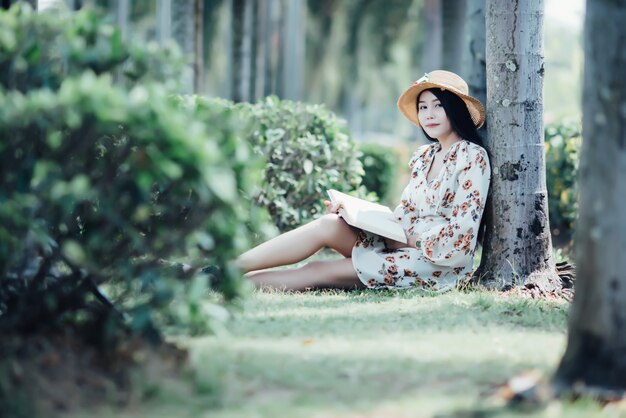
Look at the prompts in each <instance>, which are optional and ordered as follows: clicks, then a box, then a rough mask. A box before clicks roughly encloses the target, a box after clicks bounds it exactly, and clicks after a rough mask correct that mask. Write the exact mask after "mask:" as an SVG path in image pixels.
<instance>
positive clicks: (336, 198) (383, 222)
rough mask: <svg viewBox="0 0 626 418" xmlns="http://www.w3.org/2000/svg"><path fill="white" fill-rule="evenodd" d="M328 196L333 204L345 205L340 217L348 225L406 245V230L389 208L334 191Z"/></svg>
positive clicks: (331, 190) (329, 192)
mask: <svg viewBox="0 0 626 418" xmlns="http://www.w3.org/2000/svg"><path fill="white" fill-rule="evenodd" d="M328 196H329V197H330V200H331V202H342V203H343V207H342V208H341V209H339V216H341V217H342V218H343V219H344V220H345V221H346V222H347V223H348V224H350V225H352V226H355V227H357V228H360V229H363V230H365V231H368V232H373V233H374V234H376V235H380V236H382V237H386V238H391V239H392V240H394V241H399V242H402V243H404V244H406V242H407V241H406V235H405V233H404V229H402V226H401V225H400V224H399V223H398V222H397V221H396V219H395V217H394V216H393V212H391V209H389V208H388V207H387V206H383V205H379V204H378V203H372V202H368V201H367V200H363V199H359V198H357V197H354V196H350V195H347V194H345V193H342V192H340V191H337V190H334V189H330V190H328Z"/></svg>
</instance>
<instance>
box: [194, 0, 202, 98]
mask: <svg viewBox="0 0 626 418" xmlns="http://www.w3.org/2000/svg"><path fill="white" fill-rule="evenodd" d="M203 19H204V0H195V4H194V25H193V26H194V34H193V38H194V39H193V43H194V54H193V56H194V60H193V91H194V93H196V94H200V93H202V90H203V87H202V81H203V80H202V79H203V77H204V43H203V35H204V27H203V23H204V22H203Z"/></svg>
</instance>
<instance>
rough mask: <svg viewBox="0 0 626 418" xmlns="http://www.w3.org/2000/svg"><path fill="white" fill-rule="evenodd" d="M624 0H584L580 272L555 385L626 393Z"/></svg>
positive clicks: (583, 391)
mask: <svg viewBox="0 0 626 418" xmlns="http://www.w3.org/2000/svg"><path fill="white" fill-rule="evenodd" d="M624 22H626V4H625V3H624V2H623V1H614V0H594V1H587V10H586V17H585V69H584V81H583V82H584V86H583V97H584V100H583V146H582V151H581V160H580V179H579V181H580V188H579V190H580V206H579V218H578V226H577V238H576V261H577V269H578V277H577V281H576V295H575V297H574V302H573V305H572V308H571V312H570V318H569V338H568V343H567V350H566V352H565V355H564V356H563V359H562V360H561V364H560V365H559V368H558V370H557V372H556V376H555V378H554V382H555V384H556V387H557V391H559V392H576V393H580V394H584V395H592V396H597V397H600V398H605V399H606V398H615V397H623V396H625V395H626V308H625V307H624V304H625V303H626V257H624V254H623V253H624V249H625V248H626V218H625V217H624V208H623V206H624V204H623V201H624V196H626V181H624V178H625V177H626V81H625V80H624V71H623V69H624V68H625V66H626V49H624V44H625V43H626V26H625V25H624Z"/></svg>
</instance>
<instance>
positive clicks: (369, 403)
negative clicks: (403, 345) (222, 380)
mask: <svg viewBox="0 0 626 418" xmlns="http://www.w3.org/2000/svg"><path fill="white" fill-rule="evenodd" d="M303 351H304V350H303ZM211 352H212V354H213V355H218V356H219V357H220V359H221V361H223V362H224V363H225V364H229V366H228V370H224V373H225V374H228V375H229V376H230V383H229V385H228V386H227V387H226V388H224V389H225V390H226V391H229V392H230V394H229V395H228V396H226V397H225V398H224V401H223V402H222V403H221V405H219V407H216V408H215V410H220V409H225V410H228V413H229V414H234V413H237V412H240V413H242V412H244V411H245V410H259V408H261V409H262V408H264V407H266V406H268V405H273V404H276V403H279V402H280V403H281V404H282V406H283V408H284V409H285V410H289V409H290V408H294V407H297V408H310V409H320V410H331V411H332V410H342V409H343V410H345V409H348V410H354V411H367V410H372V409H376V408H377V407H379V406H380V405H384V404H391V403H396V402H399V404H402V400H406V399H414V400H415V402H412V403H411V404H410V405H414V407H415V408H421V407H424V408H425V409H430V410H434V411H438V413H442V414H443V415H441V417H452V416H457V415H454V414H456V413H458V414H460V415H459V416H467V417H472V416H477V417H483V416H484V417H488V416H498V414H499V413H500V412H502V411H504V410H503V409H499V408H492V407H491V406H489V405H488V404H485V402H484V397H485V395H486V394H487V393H489V392H490V391H491V390H492V389H493V388H494V385H496V384H499V383H503V382H504V381H506V380H507V379H508V378H509V377H510V376H512V375H515V374H516V373H518V372H519V371H520V370H524V369H527V368H531V367H537V364H531V363H530V362H529V363H526V364H524V363H517V364H511V362H510V361H507V359H505V358H495V359H489V360H483V361H475V360H474V359H472V358H471V357H465V358H460V357H459V358H445V359H438V360H433V359H430V358H426V359H420V358H419V357H420V354H419V353H416V354H414V355H411V353H407V352H404V353H398V352H393V351H391V352H390V351H381V352H380V353H376V352H368V353H366V354H363V353H358V352H357V353H354V354H350V353H347V352H343V353H341V352H338V351H337V350H335V351H332V352H331V353H329V354H321V353H319V352H315V353H306V352H297V353H294V352H291V353H289V352H276V350H273V349H271V348H270V349H266V348H263V347H256V348H254V349H252V348H250V347H246V348H245V349H234V350H233V349H232V348H227V347H223V348H222V350H217V351H214V350H211ZM431 397H433V398H436V399H437V401H435V404H434V405H433V404H432V402H433V401H432V400H431V399H430V398H431ZM463 411H465V412H463ZM414 412H419V411H414ZM474 413H475V414H474ZM445 414H447V415H445ZM229 416H231V415H229ZM238 416H239V415H238ZM241 416H245V414H242V415H241ZM281 416H282V415H281ZM285 416H288V414H286V415H285ZM329 416H332V415H329ZM349 416H353V415H349ZM358 416H361V415H358ZM364 416H369V415H367V414H366V415H364ZM372 416H378V415H372ZM402 416H405V415H402ZM406 416H414V415H412V414H409V415H406ZM428 416H431V415H428Z"/></svg>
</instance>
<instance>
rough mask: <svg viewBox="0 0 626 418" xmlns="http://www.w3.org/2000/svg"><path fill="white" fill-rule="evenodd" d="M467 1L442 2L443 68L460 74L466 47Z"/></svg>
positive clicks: (449, 0)
mask: <svg viewBox="0 0 626 418" xmlns="http://www.w3.org/2000/svg"><path fill="white" fill-rule="evenodd" d="M466 2H467V1H466V0H441V27H442V40H441V45H442V51H441V68H442V69H444V70H448V71H452V72H454V73H457V74H460V73H461V70H462V67H463V46H464V45H465V39H464V38H465V13H466V12H465V11H466V8H467V6H466Z"/></svg>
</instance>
